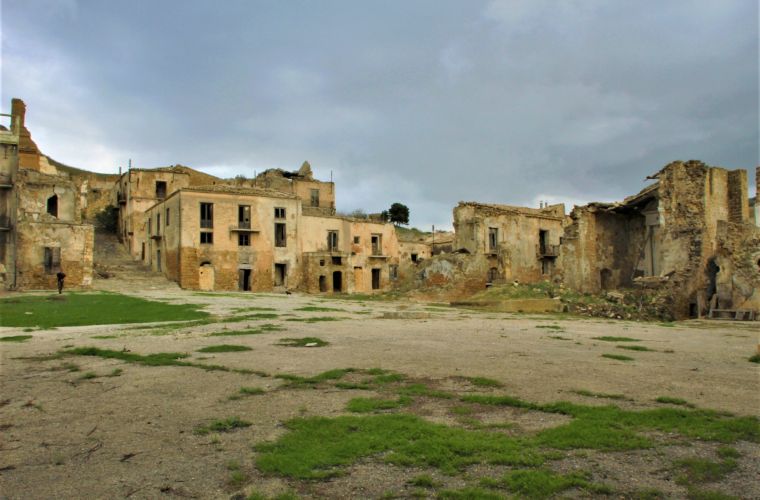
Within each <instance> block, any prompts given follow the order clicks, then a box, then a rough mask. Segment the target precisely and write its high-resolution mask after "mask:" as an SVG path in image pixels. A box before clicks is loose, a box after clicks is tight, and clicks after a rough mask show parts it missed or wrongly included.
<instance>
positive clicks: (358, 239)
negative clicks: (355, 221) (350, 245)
mask: <svg viewBox="0 0 760 500" xmlns="http://www.w3.org/2000/svg"><path fill="white" fill-rule="evenodd" d="M360 241H361V239H360V238H359V237H358V236H354V245H358V244H359V242H360Z"/></svg>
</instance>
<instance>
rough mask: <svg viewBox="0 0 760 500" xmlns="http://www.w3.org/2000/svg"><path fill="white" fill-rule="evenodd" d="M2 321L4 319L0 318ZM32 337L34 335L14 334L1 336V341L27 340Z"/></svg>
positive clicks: (0, 321)
mask: <svg viewBox="0 0 760 500" xmlns="http://www.w3.org/2000/svg"><path fill="white" fill-rule="evenodd" d="M0 323H2V320H0ZM30 338H32V335H12V336H10V337H0V342H26V341H27V340H29V339H30Z"/></svg>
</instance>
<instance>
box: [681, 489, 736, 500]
mask: <svg viewBox="0 0 760 500" xmlns="http://www.w3.org/2000/svg"><path fill="white" fill-rule="evenodd" d="M686 498H688V499H689V500H739V497H735V496H732V495H726V494H725V493H722V492H720V491H710V490H702V489H698V488H694V487H690V488H688V490H687V493H686Z"/></svg>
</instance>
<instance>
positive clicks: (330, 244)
mask: <svg viewBox="0 0 760 500" xmlns="http://www.w3.org/2000/svg"><path fill="white" fill-rule="evenodd" d="M337 249H338V231H327V251H329V252H333V251H335V250H337Z"/></svg>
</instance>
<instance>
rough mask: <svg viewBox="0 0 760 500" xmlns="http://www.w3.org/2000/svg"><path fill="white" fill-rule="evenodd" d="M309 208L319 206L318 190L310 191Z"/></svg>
mask: <svg viewBox="0 0 760 500" xmlns="http://www.w3.org/2000/svg"><path fill="white" fill-rule="evenodd" d="M311 206H312V207H318V206H319V189H312V190H311Z"/></svg>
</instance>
